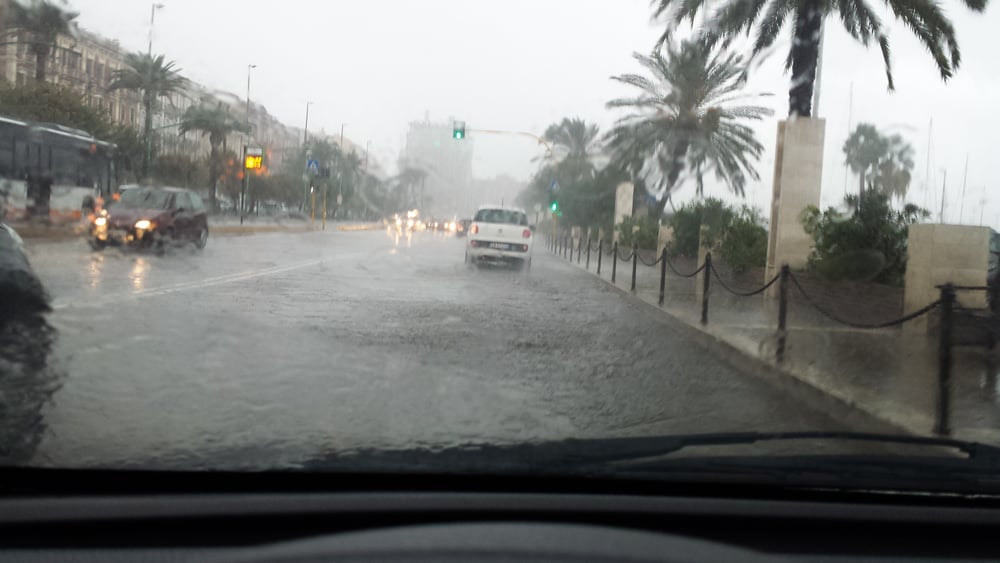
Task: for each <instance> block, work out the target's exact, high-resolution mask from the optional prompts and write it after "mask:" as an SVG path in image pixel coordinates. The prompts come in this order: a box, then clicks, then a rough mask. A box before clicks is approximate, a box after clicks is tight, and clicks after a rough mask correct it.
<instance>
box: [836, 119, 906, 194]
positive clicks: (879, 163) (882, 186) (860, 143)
mask: <svg viewBox="0 0 1000 563" xmlns="http://www.w3.org/2000/svg"><path fill="white" fill-rule="evenodd" d="M843 150H844V156H845V163H846V164H847V165H848V166H849V167H850V168H851V171H852V172H854V173H855V174H857V175H858V196H859V200H858V201H859V202H861V201H863V200H864V193H865V188H866V187H872V188H876V189H878V190H879V191H880V192H882V193H884V194H885V195H886V196H888V197H897V198H899V199H903V198H904V197H906V191H907V189H908V188H909V186H910V178H911V174H910V171H911V170H913V147H912V146H911V145H910V144H909V143H907V142H906V141H905V140H904V139H903V138H902V137H900V136H899V135H891V136H888V137H886V136H884V135H882V134H881V133H879V131H878V129H876V128H875V126H874V125H872V124H870V123H859V124H858V126H857V127H856V128H855V129H854V131H853V132H852V133H851V135H850V136H849V137H848V138H847V141H845V142H844V149H843Z"/></svg>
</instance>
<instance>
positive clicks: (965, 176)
mask: <svg viewBox="0 0 1000 563" xmlns="http://www.w3.org/2000/svg"><path fill="white" fill-rule="evenodd" d="M968 180H969V154H968V153H966V154H965V172H963V173H962V202H961V203H960V204H959V210H960V211H959V212H958V224H959V225H961V224H962V223H963V222H964V221H965V183H966V182H967V181H968Z"/></svg>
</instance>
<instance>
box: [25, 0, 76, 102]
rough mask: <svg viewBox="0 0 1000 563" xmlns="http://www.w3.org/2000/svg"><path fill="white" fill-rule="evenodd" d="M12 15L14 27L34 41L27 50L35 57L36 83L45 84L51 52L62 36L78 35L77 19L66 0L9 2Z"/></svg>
mask: <svg viewBox="0 0 1000 563" xmlns="http://www.w3.org/2000/svg"><path fill="white" fill-rule="evenodd" d="M10 6H11V12H12V14H13V19H12V23H13V25H12V26H11V27H12V28H13V29H14V30H21V31H25V32H27V33H28V35H29V36H30V37H31V39H30V40H29V43H28V49H29V50H30V52H31V53H32V54H34V55H35V82H38V83H42V82H45V70H46V67H47V65H48V61H49V56H50V55H51V54H52V48H53V47H54V46H55V45H56V40H57V39H59V36H60V35H75V34H76V22H75V20H76V18H77V16H79V15H80V14H79V13H78V12H74V11H72V10H71V9H70V8H69V6H68V5H67V4H66V2H65V1H64V0H60V1H59V2H58V3H56V2H53V1H51V0H21V1H17V2H10Z"/></svg>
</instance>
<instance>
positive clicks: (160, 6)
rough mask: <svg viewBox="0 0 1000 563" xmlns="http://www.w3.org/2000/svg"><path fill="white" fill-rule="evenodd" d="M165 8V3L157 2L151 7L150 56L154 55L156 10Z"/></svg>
mask: <svg viewBox="0 0 1000 563" xmlns="http://www.w3.org/2000/svg"><path fill="white" fill-rule="evenodd" d="M163 8H164V5H163V4H160V3H159V2H156V3H154V4H153V5H152V6H151V7H150V9H149V51H147V53H148V54H149V56H153V24H154V23H155V22H156V11H157V10H162V9H163Z"/></svg>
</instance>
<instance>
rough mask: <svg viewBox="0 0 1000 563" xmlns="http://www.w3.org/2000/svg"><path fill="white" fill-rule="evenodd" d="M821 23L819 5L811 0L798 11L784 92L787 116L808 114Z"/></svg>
mask: <svg viewBox="0 0 1000 563" xmlns="http://www.w3.org/2000/svg"><path fill="white" fill-rule="evenodd" d="M822 22H823V11H822V7H821V6H820V3H819V2H817V1H816V0H812V1H810V2H808V3H807V4H805V5H803V6H802V7H801V8H799V10H798V12H796V18H795V35H794V37H793V39H792V52H791V58H792V88H791V90H789V92H788V115H790V116H793V115H798V116H801V117H810V116H811V115H812V97H813V86H814V84H815V82H816V65H817V63H818V62H819V34H820V27H821V24H822Z"/></svg>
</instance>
